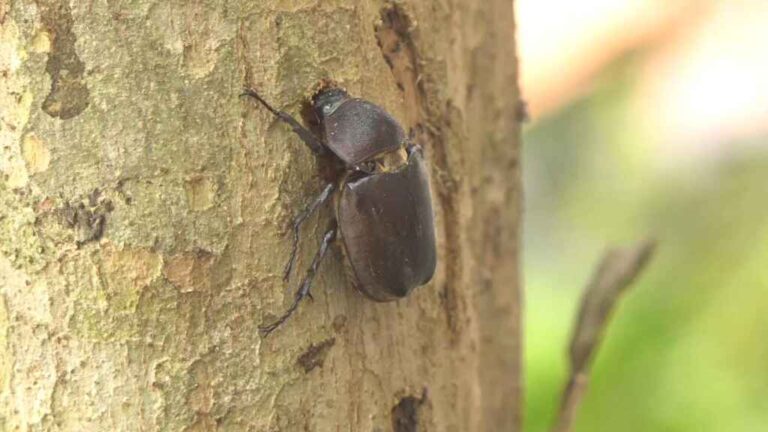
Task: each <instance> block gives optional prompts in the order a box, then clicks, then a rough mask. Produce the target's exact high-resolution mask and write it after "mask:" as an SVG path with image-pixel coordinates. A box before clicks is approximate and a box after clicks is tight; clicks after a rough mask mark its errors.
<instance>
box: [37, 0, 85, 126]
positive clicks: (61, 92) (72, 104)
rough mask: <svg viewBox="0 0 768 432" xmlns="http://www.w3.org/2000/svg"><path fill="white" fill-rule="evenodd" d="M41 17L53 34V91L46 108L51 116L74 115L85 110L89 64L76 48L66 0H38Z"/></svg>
mask: <svg viewBox="0 0 768 432" xmlns="http://www.w3.org/2000/svg"><path fill="white" fill-rule="evenodd" d="M37 6H38V8H39V10H40V20H41V21H42V23H43V26H44V27H45V29H46V30H47V31H48V32H49V33H50V35H51V51H50V52H49V53H48V62H47V63H46V65H45V71H46V72H48V75H50V76H51V91H50V93H48V96H47V97H46V98H45V101H43V106H42V108H43V111H45V112H46V113H48V115H50V116H51V117H58V118H60V119H62V120H66V119H70V118H72V117H75V116H77V115H78V114H80V113H81V112H83V111H84V110H85V109H86V108H87V107H88V103H89V100H88V98H89V94H90V93H89V91H88V86H86V84H85V81H84V79H83V75H84V72H85V65H84V64H83V62H82V61H81V60H80V58H79V57H78V56H77V52H75V42H76V41H77V37H76V36H75V33H74V32H73V31H72V25H73V19H72V11H71V10H70V8H69V2H68V1H66V0H38V1H37Z"/></svg>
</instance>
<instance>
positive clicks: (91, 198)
mask: <svg viewBox="0 0 768 432" xmlns="http://www.w3.org/2000/svg"><path fill="white" fill-rule="evenodd" d="M112 210H114V204H112V201H111V200H110V199H108V198H104V197H102V195H101V191H100V190H99V189H94V191H93V192H91V193H90V194H88V195H87V196H85V197H83V198H81V199H79V200H75V201H64V205H63V206H62V207H61V208H59V209H58V210H57V212H58V214H59V217H60V219H61V222H62V224H63V225H65V226H67V227H69V228H72V229H73V230H74V231H75V243H76V244H77V246H78V247H80V246H82V245H84V244H85V243H88V242H91V241H96V240H99V239H100V238H101V237H102V236H103V235H104V230H105V228H106V225H107V215H108V214H109V213H111V212H112Z"/></svg>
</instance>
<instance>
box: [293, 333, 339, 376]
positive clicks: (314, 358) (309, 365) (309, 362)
mask: <svg viewBox="0 0 768 432" xmlns="http://www.w3.org/2000/svg"><path fill="white" fill-rule="evenodd" d="M335 343H336V338H330V339H326V340H324V341H322V342H320V343H319V344H317V345H314V344H312V345H310V346H309V348H307V350H306V351H304V354H302V355H301V356H299V359H298V360H296V364H298V365H299V366H301V367H302V368H303V369H304V372H306V373H309V372H310V371H311V370H312V369H314V368H316V367H322V366H323V362H325V357H326V356H327V355H328V351H329V350H330V349H331V347H332V346H333V344H335Z"/></svg>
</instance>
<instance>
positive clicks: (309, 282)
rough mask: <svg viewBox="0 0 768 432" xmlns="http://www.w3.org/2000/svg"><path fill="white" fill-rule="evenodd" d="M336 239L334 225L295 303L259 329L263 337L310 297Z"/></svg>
mask: <svg viewBox="0 0 768 432" xmlns="http://www.w3.org/2000/svg"><path fill="white" fill-rule="evenodd" d="M335 238H336V225H335V223H334V226H333V227H331V229H329V230H328V231H327V232H326V233H325V235H324V236H323V241H322V242H321V243H320V249H319V250H318V251H317V253H316V254H315V257H314V258H313V259H312V265H311V266H310V267H309V270H307V275H306V276H304V280H303V281H302V282H301V285H300V286H299V289H298V291H296V295H295V296H294V298H293V303H291V306H290V307H289V308H288V310H286V311H285V313H283V315H282V316H281V317H280V318H278V319H277V320H275V321H274V322H273V323H271V324H267V325H263V326H260V327H259V332H261V334H262V336H264V337H266V336H267V335H269V334H270V333H272V332H273V331H274V330H275V329H276V328H278V327H280V325H282V324H283V323H284V322H285V321H286V320H287V319H288V318H289V317H290V316H291V315H293V313H294V312H295V311H296V308H297V307H299V303H300V302H301V300H303V299H304V297H307V296H308V295H309V289H310V288H311V287H312V280H313V279H314V278H315V274H316V273H317V269H318V268H319V267H320V263H321V262H322V261H323V257H325V253H326V252H327V251H328V247H329V246H330V245H331V243H332V242H333V240H334V239H335Z"/></svg>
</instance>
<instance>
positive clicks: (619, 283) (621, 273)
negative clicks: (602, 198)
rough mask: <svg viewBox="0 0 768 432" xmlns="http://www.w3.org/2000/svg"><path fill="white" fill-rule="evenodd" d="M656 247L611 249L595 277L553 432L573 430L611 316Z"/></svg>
mask: <svg viewBox="0 0 768 432" xmlns="http://www.w3.org/2000/svg"><path fill="white" fill-rule="evenodd" d="M655 246H656V244H655V242H654V241H652V240H644V241H642V242H640V243H638V244H636V245H633V246H629V247H625V248H614V249H610V250H608V252H606V254H605V255H604V256H603V259H602V260H601V261H600V264H599V265H598V267H597V269H596V270H595V273H594V274H593V275H592V279H591V280H590V282H589V284H588V285H587V287H586V289H585V291H584V296H583V297H582V300H581V307H580V309H579V314H578V317H577V319H576V326H575V328H574V331H573V336H572V337H571V347H570V368H571V374H570V377H569V379H568V384H567V386H566V388H565V390H564V391H563V398H562V402H561V405H560V412H559V414H558V417H557V423H556V424H555V427H554V428H553V429H552V430H553V432H570V431H571V430H572V427H573V421H574V418H575V414H576V410H577V409H578V407H579V405H580V403H581V400H582V398H583V396H584V393H585V392H586V389H587V384H588V381H589V365H590V360H591V358H592V354H593V353H594V352H595V350H596V348H597V347H598V346H599V344H600V341H601V340H602V335H603V333H604V331H605V327H606V325H607V322H608V317H609V316H610V314H611V311H612V310H613V308H614V305H615V304H616V301H617V300H618V299H619V297H620V295H621V294H622V293H623V292H624V291H625V289H626V288H627V287H628V286H629V285H630V284H631V283H632V281H633V280H635V278H636V277H637V275H638V274H640V272H641V271H642V270H643V268H645V265H646V264H647V263H648V261H649V260H650V258H651V256H652V255H653V251H654V249H655Z"/></svg>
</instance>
